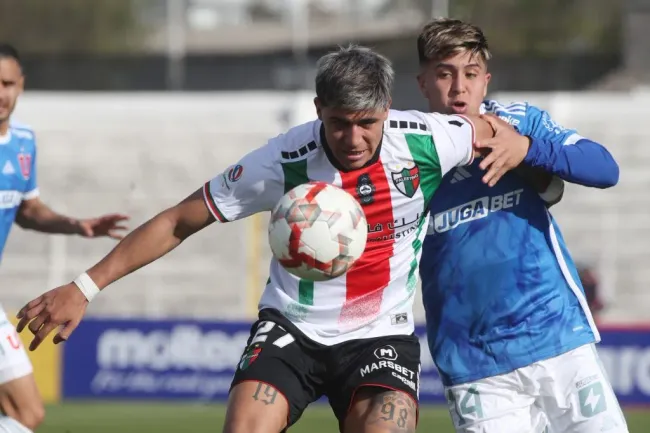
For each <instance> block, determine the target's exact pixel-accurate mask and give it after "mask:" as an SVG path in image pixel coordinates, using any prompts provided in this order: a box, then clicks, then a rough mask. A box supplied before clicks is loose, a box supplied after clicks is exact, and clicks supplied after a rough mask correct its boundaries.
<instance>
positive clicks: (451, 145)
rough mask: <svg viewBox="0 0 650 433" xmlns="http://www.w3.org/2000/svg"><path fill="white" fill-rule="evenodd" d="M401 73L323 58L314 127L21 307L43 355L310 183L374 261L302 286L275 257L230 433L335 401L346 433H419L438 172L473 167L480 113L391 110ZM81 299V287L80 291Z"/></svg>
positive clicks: (234, 399)
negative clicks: (152, 271)
mask: <svg viewBox="0 0 650 433" xmlns="http://www.w3.org/2000/svg"><path fill="white" fill-rule="evenodd" d="M392 82H393V71H392V67H391V65H390V63H389V62H388V61H387V60H386V59H385V58H383V57H382V56H380V55H378V54H376V53H374V52H372V51H371V50H369V49H366V48H361V47H349V48H342V49H340V50H339V51H338V52H333V53H330V54H328V55H326V56H324V57H323V58H321V59H320V61H319V63H318V73H317V76H316V98H315V100H314V102H315V105H316V112H317V114H318V120H315V121H311V122H308V123H306V124H303V125H300V126H297V127H294V128H292V129H290V130H289V131H288V132H286V133H285V134H282V135H279V136H278V137H275V138H273V139H271V140H269V142H268V143H267V144H266V145H265V146H263V147H261V148H259V149H257V150H255V151H253V152H252V153H250V154H248V155H246V156H244V158H243V159H241V160H240V161H239V162H238V163H237V164H234V165H232V166H230V167H229V168H227V169H226V170H225V171H224V172H223V174H220V175H218V176H216V177H215V178H214V179H212V180H211V181H210V182H208V183H206V184H205V185H204V186H203V188H201V189H199V190H197V191H196V192H195V193H194V194H192V195H191V196H189V197H188V198H187V199H185V200H184V201H183V202H181V203H180V204H179V205H177V206H175V207H173V208H171V209H168V210H166V211H164V212H162V213H161V214H159V215H158V216H156V217H155V218H154V219H152V220H151V221H149V222H147V223H146V224H144V225H143V226H142V227H140V228H139V229H137V230H135V231H134V232H133V233H132V234H131V235H129V236H127V238H126V239H125V240H124V241H122V242H121V243H120V244H119V245H118V246H117V247H116V248H115V250H113V252H111V253H110V254H109V255H108V256H107V257H106V258H104V259H103V260H102V261H100V262H99V263H98V264H97V265H95V266H94V267H92V268H91V269H89V270H88V271H87V273H84V274H82V275H81V276H80V277H79V278H78V279H77V280H76V282H75V283H71V284H67V285H65V286H62V287H59V288H57V289H54V290H53V291H50V292H48V293H46V294H44V295H42V296H41V297H39V298H37V299H35V300H34V301H32V302H30V303H29V304H28V305H26V306H25V308H24V309H23V310H21V312H20V314H19V316H20V317H21V321H20V323H19V329H22V328H23V327H24V326H25V325H26V324H27V323H28V322H29V321H30V320H33V322H31V323H34V322H36V325H34V326H30V328H31V329H35V330H37V332H36V333H35V334H36V336H35V339H34V342H33V347H35V346H37V345H38V344H39V343H40V341H42V340H43V338H45V336H46V335H47V334H48V333H49V332H51V331H52V330H53V329H55V328H56V327H57V326H59V325H61V324H66V327H65V329H64V330H63V331H62V332H61V333H59V334H58V335H57V336H55V340H56V341H61V340H65V339H66V338H67V337H68V336H69V335H70V333H71V332H72V331H73V330H74V328H75V327H76V326H77V324H78V323H79V321H80V320H81V318H82V316H83V313H84V311H85V309H86V305H87V303H88V300H89V299H92V296H94V294H96V293H98V292H99V290H100V288H101V289H103V288H105V287H106V286H107V285H109V284H111V283H112V282H114V281H116V280H117V279H119V278H121V277H123V276H125V275H127V274H128V273H130V272H132V271H134V270H136V269H138V268H139V267H141V266H144V265H145V264H147V263H149V262H151V261H153V260H156V259H158V258H159V257H161V256H163V255H164V254H166V253H167V252H169V251H171V250H172V249H173V248H174V247H176V246H177V245H179V244H180V243H181V242H182V241H183V240H184V239H186V238H187V237H188V236H190V235H192V234H193V233H195V232H197V231H199V230H201V229H203V228H204V227H207V226H208V225H210V224H211V223H213V222H214V221H219V222H220V223H227V222H228V221H234V220H238V219H241V218H245V217H247V216H249V215H252V214H254V213H258V212H264V211H270V210H271V209H272V208H273V206H274V205H275V204H276V203H277V201H278V200H279V199H280V198H281V197H282V196H283V195H284V193H285V192H286V191H288V190H290V189H291V188H293V187H294V186H296V185H299V184H302V183H305V182H308V181H310V180H319V181H325V182H328V183H332V184H334V185H337V186H339V187H341V188H343V189H345V190H346V191H348V192H349V193H351V194H352V195H353V196H354V197H356V198H357V199H358V200H359V202H360V203H361V205H362V208H363V209H364V213H365V216H366V219H367V221H368V225H369V235H368V243H367V247H366V250H365V252H364V254H363V255H362V256H361V258H360V259H359V261H358V262H357V263H355V265H354V266H353V268H351V269H350V271H349V272H348V273H347V274H346V275H343V276H341V277H339V278H337V279H334V280H331V281H327V282H312V281H305V280H300V279H298V278H296V277H295V276H293V275H291V274H289V273H288V272H287V271H286V270H285V269H283V268H282V267H281V266H280V265H279V264H278V262H277V261H276V260H275V259H273V260H272V261H271V265H270V278H269V281H268V283H267V285H266V288H265V290H264V293H263V295H262V298H261V300H260V304H259V309H260V313H259V320H258V321H257V322H256V323H255V324H254V325H253V327H252V329H251V337H250V340H249V342H248V345H247V348H246V350H245V352H244V354H243V356H242V358H241V361H240V363H239V365H238V368H237V372H236V374H235V377H234V379H233V385H232V388H231V393H230V399H229V404H228V410H227V416H226V425H225V428H224V431H225V432H258V433H264V432H268V433H277V432H280V431H283V430H285V429H286V428H288V427H289V426H291V425H292V424H293V423H294V422H296V421H297V420H298V418H299V417H300V416H301V414H302V412H303V410H304V409H305V408H306V407H307V406H308V405H309V404H310V403H312V402H313V401H316V400H317V399H318V398H320V397H321V396H323V395H325V396H327V397H328V398H329V401H330V404H331V406H332V408H333V410H334V413H335V415H336V417H337V418H338V420H339V425H340V430H341V431H342V432H346V433H364V432H366V433H375V432H377V433H378V432H388V431H397V430H399V431H404V432H413V431H414V430H415V426H416V418H417V393H418V386H419V385H418V379H419V367H420V347H419V343H418V340H417V338H416V337H415V336H414V333H413V331H414V327H413V312H412V304H413V298H414V294H415V288H416V282H417V266H418V261H419V258H420V250H421V245H422V240H423V239H424V235H425V232H426V225H427V218H428V213H427V206H428V205H429V201H430V199H431V196H432V195H433V193H434V192H435V191H436V189H437V188H438V185H439V183H440V180H441V179H442V176H443V175H444V174H445V173H446V172H448V171H449V170H451V169H452V168H453V167H456V166H461V165H466V164H469V163H471V161H472V158H473V155H474V148H473V142H474V141H475V138H477V137H478V138H479V139H485V138H488V137H492V130H491V128H490V126H489V124H488V123H487V122H485V121H484V120H481V119H480V118H479V117H478V116H474V117H473V121H474V122H475V124H473V122H472V120H471V119H468V118H467V117H464V116H445V115H439V114H425V113H421V112H417V111H411V112H399V111H392V110H390V109H389V107H390V101H391V98H390V89H391V87H392ZM80 289H81V290H80Z"/></svg>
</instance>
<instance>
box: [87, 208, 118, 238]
mask: <svg viewBox="0 0 650 433" xmlns="http://www.w3.org/2000/svg"><path fill="white" fill-rule="evenodd" d="M128 219H129V217H128V216H126V215H122V214H117V213H115V214H109V215H103V216H100V217H98V218H89V219H85V220H79V228H80V229H81V235H82V236H84V237H87V238H98V237H101V236H108V237H109V238H113V239H122V238H123V237H124V234H125V233H124V232H125V230H128V227H127V226H126V225H124V224H121V223H122V222H124V221H126V220H128Z"/></svg>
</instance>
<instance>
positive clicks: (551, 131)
mask: <svg viewBox="0 0 650 433" xmlns="http://www.w3.org/2000/svg"><path fill="white" fill-rule="evenodd" d="M418 53H419V59H420V65H421V70H420V74H419V76H418V82H419V85H420V89H421V91H422V93H423V94H424V96H425V97H426V98H427V99H428V101H429V106H430V109H431V110H432V111H440V112H446V113H455V114H478V113H492V114H494V115H496V116H498V117H499V118H501V119H502V120H494V119H493V120H491V122H492V123H493V126H494V127H495V129H496V131H497V133H496V135H495V137H494V138H493V139H491V140H488V141H486V142H484V143H478V144H477V146H479V147H484V148H489V149H492V154H490V155H488V156H486V157H485V158H483V159H482V160H481V159H479V160H477V161H475V162H474V163H473V164H472V165H471V166H468V167H463V168H457V169H456V170H455V171H452V172H450V173H449V174H447V175H446V176H445V177H444V178H443V181H442V184H441V186H440V188H439V189H438V191H437V192H436V194H435V196H434V197H433V199H432V201H431V205H430V210H431V221H430V227H429V235H428V236H427V238H426V240H425V242H424V245H423V253H422V260H421V263H420V273H421V277H422V288H423V301H424V306H425V310H426V319H427V332H428V339H429V348H430V351H431V354H432V356H433V359H434V361H435V363H436V365H437V367H438V370H439V372H440V375H441V378H442V381H443V383H444V385H445V387H446V393H447V398H448V401H449V409H450V412H451V415H452V419H453V422H454V425H455V428H456V430H457V431H459V432H461V431H462V432H472V433H474V432H476V433H478V432H482V433H523V432H546V431H549V432H577V433H587V432H589V433H591V432H600V431H603V432H604V431H607V432H609V433H621V432H627V426H626V423H625V419H624V417H623V415H622V413H621V410H620V407H619V404H618V401H617V399H616V396H615V395H614V393H613V391H612V387H611V385H610V383H609V380H608V379H607V377H606V374H605V372H604V371H603V368H602V366H601V363H600V361H599V359H598V355H597V353H596V350H595V346H594V344H595V343H597V342H598V341H599V339H600V337H599V334H598V330H597V329H596V326H595V325H594V320H593V318H592V315H591V314H590V311H589V309H588V306H587V300H586V298H585V295H584V291H583V288H582V287H581V285H580V279H579V277H578V272H577V270H576V267H575V265H574V263H573V260H572V259H571V256H570V255H569V252H568V250H567V247H566V245H565V242H564V240H563V238H562V235H561V233H560V230H559V227H558V225H557V223H556V221H555V220H554V219H553V217H552V215H551V214H550V213H549V212H548V207H549V205H550V204H553V203H554V202H557V201H558V200H559V199H560V198H561V195H562V192H563V183H562V179H563V180H565V181H567V182H571V183H577V184H580V185H585V186H592V187H599V188H606V187H610V186H613V185H615V184H616V183H617V181H618V166H617V164H616V162H615V161H614V159H613V158H612V157H611V155H610V154H609V152H608V151H607V150H606V149H605V148H604V147H603V146H601V145H600V144H598V143H595V142H593V141H591V140H589V139H586V138H584V137H582V136H581V135H580V134H579V133H578V132H576V131H575V130H572V129H566V128H563V127H562V126H560V125H558V124H557V123H556V122H554V121H553V120H552V119H551V117H550V116H549V114H548V113H547V112H545V111H543V110H541V109H539V108H537V107H534V106H532V105H530V104H528V103H525V102H519V103H513V104H508V105H505V104H501V103H499V102H497V101H484V98H485V97H486V94H487V87H488V83H489V80H490V74H489V73H488V72H487V62H488V60H489V59H490V52H489V50H488V45H487V41H486V39H485V37H484V35H483V33H482V32H481V30H480V29H479V28H477V27H475V26H472V25H469V24H466V23H463V22H461V21H458V20H451V19H439V20H434V21H432V22H431V23H429V24H427V25H426V26H425V27H424V28H423V30H422V32H421V34H420V35H419V37H418ZM506 122H507V123H506ZM507 124H510V125H512V127H514V129H515V130H516V131H518V132H520V133H521V134H522V135H523V136H522V135H519V134H517V133H516V132H515V131H514V130H512V128H509V127H508V126H507ZM526 136H527V137H526ZM493 155H499V157H500V158H501V159H503V158H504V155H509V157H510V158H511V160H512V161H515V162H516V163H519V162H522V164H521V165H520V166H519V172H518V173H517V172H512V173H506V174H505V175H503V174H502V173H501V172H500V170H499V169H498V167H496V170H493V169H492V168H491V169H488V170H484V167H485V164H489V162H490V161H491V159H492V156H493ZM493 168H494V167H493ZM497 181H498V182H497Z"/></svg>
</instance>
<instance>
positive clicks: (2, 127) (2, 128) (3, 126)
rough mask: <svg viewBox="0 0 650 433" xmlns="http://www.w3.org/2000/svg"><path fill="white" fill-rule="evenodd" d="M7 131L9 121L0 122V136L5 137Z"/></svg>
mask: <svg viewBox="0 0 650 433" xmlns="http://www.w3.org/2000/svg"><path fill="white" fill-rule="evenodd" d="M8 131H9V119H7V120H3V121H0V136H5V135H7V132H8Z"/></svg>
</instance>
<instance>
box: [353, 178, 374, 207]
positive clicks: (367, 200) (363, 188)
mask: <svg viewBox="0 0 650 433" xmlns="http://www.w3.org/2000/svg"><path fill="white" fill-rule="evenodd" d="M357 196H358V197H359V201H360V202H361V204H362V205H368V204H372V202H374V201H375V185H373V183H372V180H371V179H370V176H369V175H368V174H367V173H364V174H362V175H361V176H359V178H358V179H357Z"/></svg>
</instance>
